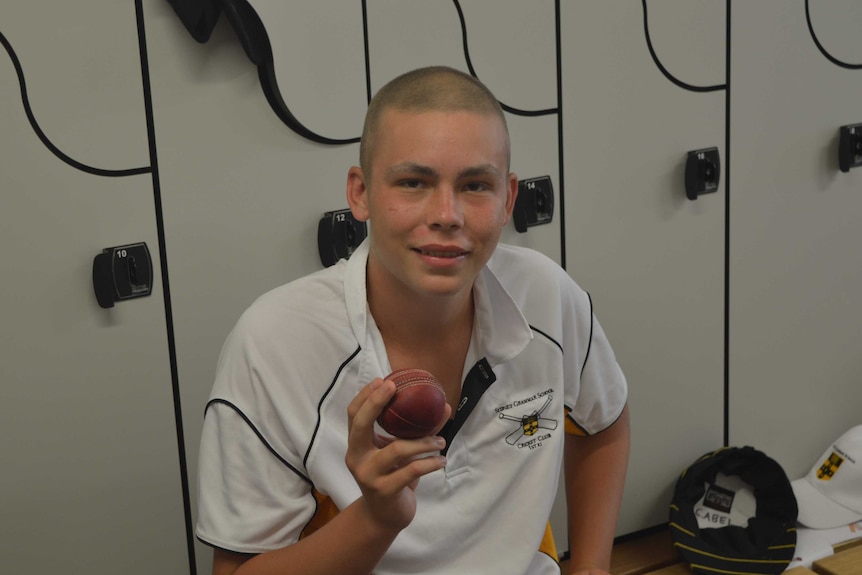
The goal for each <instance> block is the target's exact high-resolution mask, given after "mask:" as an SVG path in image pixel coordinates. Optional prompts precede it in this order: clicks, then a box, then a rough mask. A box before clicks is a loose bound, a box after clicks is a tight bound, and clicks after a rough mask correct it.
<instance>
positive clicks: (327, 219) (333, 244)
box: [317, 209, 368, 267]
mask: <svg viewBox="0 0 862 575" xmlns="http://www.w3.org/2000/svg"><path fill="white" fill-rule="evenodd" d="M367 235H368V229H367V227H366V225H365V222H360V221H359V220H357V219H356V218H354V217H353V214H352V213H351V211H350V210H349V209H347V210H336V211H333V212H326V213H324V214H323V217H322V218H320V221H319V222H318V224H317V251H318V253H319V255H320V263H322V264H323V266H324V267H329V266H331V265H333V264H335V263H336V262H337V261H338V260H340V259H347V258H349V257H350V255H351V254H352V253H353V251H354V250H355V249H356V248H357V247H358V246H359V244H361V243H362V241H363V240H364V239H365V237H366V236H367Z"/></svg>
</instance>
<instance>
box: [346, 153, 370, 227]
mask: <svg viewBox="0 0 862 575" xmlns="http://www.w3.org/2000/svg"><path fill="white" fill-rule="evenodd" d="M347 205H349V206H350V212H351V213H352V214H353V217H354V218H356V220H357V221H360V222H364V221H367V220H368V218H369V212H368V186H367V185H366V184H365V174H364V173H363V172H362V168H360V167H359V166H353V167H352V168H350V170H348V172H347Z"/></svg>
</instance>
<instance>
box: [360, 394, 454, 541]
mask: <svg viewBox="0 0 862 575" xmlns="http://www.w3.org/2000/svg"><path fill="white" fill-rule="evenodd" d="M394 393H395V384H394V383H393V382H391V381H388V380H382V379H379V378H378V379H375V380H374V381H372V382H371V383H369V384H368V385H366V386H365V387H363V388H362V390H360V392H359V393H358V394H357V395H356V397H355V398H353V401H352V402H350V405H349V406H348V408H347V418H348V439H347V454H346V456H345V462H346V463H347V468H348V469H349V470H350V473H351V474H353V477H354V478H355V479H356V483H357V484H358V485H359V489H360V490H361V491H362V498H363V499H364V502H365V508H366V509H367V511H368V512H369V514H370V515H371V518H372V519H373V520H374V521H376V522H377V523H378V524H379V525H381V526H382V527H384V528H386V529H391V530H395V531H400V530H401V529H404V528H405V527H407V525H409V524H410V522H411V521H413V517H414V516H415V514H416V495H415V493H414V490H415V489H416V486H417V485H418V484H419V478H420V477H422V476H423V475H427V474H428V473H432V472H434V471H437V470H438V469H441V468H442V467H443V466H444V465H445V463H446V460H445V458H444V457H442V456H440V455H425V456H424V457H419V456H420V455H424V454H428V453H429V452H435V451H439V450H440V449H442V448H443V447H444V446H445V442H444V440H443V438H441V437H435V436H431V437H423V438H420V439H394V440H390V439H385V438H383V437H381V436H379V435H377V434H376V433H375V432H374V421H375V420H376V419H377V417H378V416H379V415H380V412H381V411H382V410H383V407H384V406H385V405H386V404H387V403H388V402H389V400H390V399H391V398H392V396H393V395H394ZM451 411H452V410H451V408H450V407H449V406H446V413H445V416H444V417H443V419H442V420H441V422H440V428H442V427H443V424H444V423H445V422H446V420H448V419H449V415H450V414H451ZM437 431H439V428H438V429H437ZM435 433H436V431H435Z"/></svg>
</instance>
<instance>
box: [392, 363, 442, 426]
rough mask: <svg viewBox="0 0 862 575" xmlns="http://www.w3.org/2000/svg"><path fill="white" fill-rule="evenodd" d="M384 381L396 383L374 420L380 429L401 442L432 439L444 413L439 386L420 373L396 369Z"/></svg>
mask: <svg viewBox="0 0 862 575" xmlns="http://www.w3.org/2000/svg"><path fill="white" fill-rule="evenodd" d="M384 379H388V380H390V381H392V382H394V383H395V395H393V396H392V399H391V400H390V401H389V403H388V404H386V407H384V408H383V411H382V412H380V416H379V417H378V418H377V423H379V424H380V427H382V428H383V429H384V430H386V431H387V432H388V433H390V434H392V435H394V436H395V437H400V438H402V439H416V438H418V437H425V436H427V435H431V434H432V433H433V432H434V430H435V429H436V428H437V426H438V425H439V424H440V420H441V419H442V418H443V414H444V413H445V410H446V393H445V392H444V391H443V386H442V385H441V384H440V382H439V381H437V379H436V378H435V377H434V376H433V375H431V374H430V373H428V372H427V371H425V370H423V369H399V370H397V371H394V372H392V373H390V374H389V375H387V376H386V377H385V378H384Z"/></svg>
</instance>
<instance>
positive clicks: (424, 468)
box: [374, 454, 446, 495]
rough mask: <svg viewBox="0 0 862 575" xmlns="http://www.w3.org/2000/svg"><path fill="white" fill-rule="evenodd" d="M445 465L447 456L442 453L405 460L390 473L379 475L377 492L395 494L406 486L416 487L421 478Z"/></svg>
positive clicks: (376, 484) (376, 483) (375, 483)
mask: <svg viewBox="0 0 862 575" xmlns="http://www.w3.org/2000/svg"><path fill="white" fill-rule="evenodd" d="M445 466H446V458H445V457H444V456H442V455H436V454H435V455H428V456H426V457H414V458H413V459H409V460H407V461H405V462H404V464H403V465H401V466H399V467H397V468H395V469H392V470H390V472H389V473H387V474H385V475H381V476H379V477H378V478H377V480H376V481H375V482H374V487H375V490H376V491H377V493H379V494H381V495H393V494H395V493H398V492H399V491H401V490H402V489H404V488H405V487H408V488H410V489H416V486H417V485H418V483H419V479H420V478H422V477H423V476H424V475H428V474H429V473H433V472H435V471H438V470H440V469H443V467H445Z"/></svg>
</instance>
